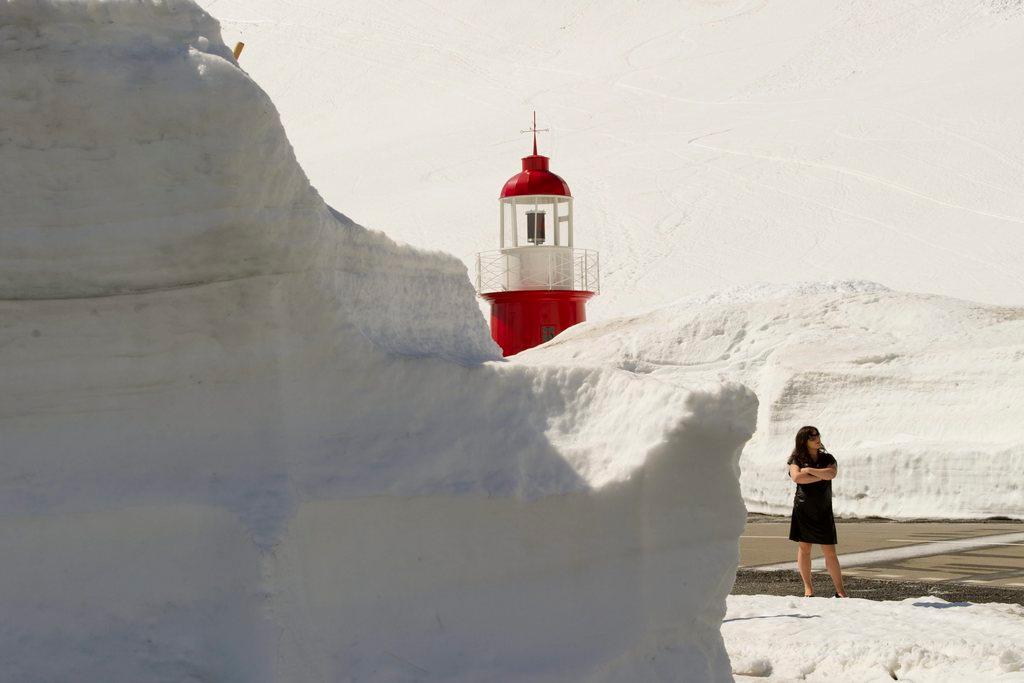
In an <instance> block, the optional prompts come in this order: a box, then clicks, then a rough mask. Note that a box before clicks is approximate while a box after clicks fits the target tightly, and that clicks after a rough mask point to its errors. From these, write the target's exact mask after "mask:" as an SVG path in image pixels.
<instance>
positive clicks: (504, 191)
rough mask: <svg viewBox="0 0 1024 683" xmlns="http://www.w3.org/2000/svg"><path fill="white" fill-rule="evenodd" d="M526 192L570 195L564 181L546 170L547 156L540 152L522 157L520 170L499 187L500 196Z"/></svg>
mask: <svg viewBox="0 0 1024 683" xmlns="http://www.w3.org/2000/svg"><path fill="white" fill-rule="evenodd" d="M534 144H535V145H536V143H534ZM528 194H546V195H560V196H562V197H571V196H572V195H571V194H570V193H569V186H568V185H566V184H565V181H564V180H562V179H561V178H559V177H558V176H557V175H555V174H554V173H552V172H551V171H549V170H548V158H547V157H546V156H541V155H540V154H533V155H531V156H528V157H523V170H522V172H520V173H517V174H515V175H514V176H512V177H511V178H509V179H508V182H507V183H505V187H503V188H501V196H502V197H521V196H523V195H528Z"/></svg>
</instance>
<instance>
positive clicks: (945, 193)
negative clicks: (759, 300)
mask: <svg viewBox="0 0 1024 683" xmlns="http://www.w3.org/2000/svg"><path fill="white" fill-rule="evenodd" d="M204 6H206V7H209V8H211V9H213V10H214V11H216V13H217V14H218V16H219V17H220V18H221V20H222V22H223V26H224V32H225V39H226V40H227V41H228V42H229V44H233V42H234V41H236V40H242V41H245V42H246V48H245V52H244V53H243V55H242V58H241V64H242V67H243V68H244V69H245V70H246V71H248V72H249V73H251V74H253V76H254V77H255V78H256V79H257V80H258V81H259V82H260V83H261V84H263V86H264V87H265V88H266V89H267V91H268V92H269V93H270V94H271V96H272V97H273V98H274V100H275V102H276V103H277V104H278V106H279V107H280V109H281V112H282V118H283V121H284V125H285V128H286V129H287V130H288V131H289V134H290V136H291V139H292V140H293V142H294V144H295V146H296V153H297V155H298V158H299V160H300V161H301V162H302V164H303V166H304V167H305V168H306V170H307V171H308V173H309V174H310V178H311V180H312V183H313V185H314V186H316V187H317V188H318V189H319V191H320V192H321V193H322V194H323V195H324V197H325V198H326V199H327V201H328V202H330V203H333V204H336V205H339V206H344V207H345V209H346V211H347V212H349V213H350V215H351V216H353V217H354V218H355V219H357V220H359V221H360V222H362V223H364V224H366V225H369V226H372V227H379V228H381V229H384V230H386V231H387V233H388V234H389V235H391V236H392V237H395V238H397V239H400V240H403V241H406V242H409V243H412V244H416V245H419V246H424V247H428V248H436V249H442V250H444V251H447V252H450V253H453V254H455V255H457V256H459V257H462V258H464V259H465V262H466V263H467V264H470V263H471V261H470V257H471V255H472V254H473V253H474V252H476V251H480V250H484V249H493V248H495V245H496V242H497V227H496V220H497V211H496V198H497V194H498V191H499V189H500V187H501V185H502V183H503V182H504V181H505V179H506V178H507V177H509V176H511V175H512V174H513V173H515V172H517V171H518V170H519V157H520V156H522V155H524V154H526V153H527V152H528V145H529V141H528V139H527V138H526V137H525V136H522V135H520V134H519V133H518V132H519V131H520V130H521V129H523V128H526V127H527V124H528V121H529V116H530V111H531V110H533V109H536V110H537V111H538V120H539V122H540V124H541V127H548V128H550V129H551V132H550V133H549V134H542V135H541V142H540V147H541V151H542V153H547V154H550V155H551V156H552V170H554V171H555V172H557V173H559V174H561V175H563V177H565V178H566V180H567V181H568V183H569V186H570V187H571V188H572V191H573V194H574V196H575V197H576V200H577V202H576V219H577V221H576V225H577V241H578V243H579V244H580V245H582V246H588V247H592V248H597V249H600V251H601V263H602V266H603V269H604V272H603V276H604V277H603V290H604V292H603V294H602V296H601V297H599V298H598V299H596V300H595V301H594V302H593V304H592V305H591V306H590V312H591V317H592V318H604V317H609V316H614V315H619V314H628V313H633V312H635V311H636V310H637V309H638V308H644V307H647V306H655V305H660V304H665V303H669V302H671V301H674V300H675V299H677V298H679V297H681V296H685V295H689V294H693V293H700V292H709V291H716V290H720V289H724V288H728V287H732V286H735V285H737V284H746V283H754V282H783V283H791V282H798V281H807V280H832V279H858V280H859V279H865V280H871V281H874V282H879V283H882V284H884V285H885V286H887V287H889V288H891V289H893V290H899V291H911V292H927V293H936V294H944V295H948V296H954V297H957V298H963V299H969V300H975V301H984V302H990V303H996V304H1017V305H1020V304H1024V265H1022V262H1024V259H1022V255H1024V161H1022V159H1024V131H1022V128H1021V126H1019V125H1018V118H1019V112H1020V110H1021V108H1022V106H1024V100H1022V94H1021V91H1020V88H1016V87H1014V86H1013V84H1015V83H1017V82H1018V81H1019V64H1020V63H1021V62H1022V61H1024V7H1022V5H1021V4H1020V3H1019V2H1016V1H1015V0H940V1H938V2H904V3H892V2H889V1H888V0H864V1H859V2H846V1H841V0H825V1H822V0H799V1H794V2H776V3H769V2H763V1H761V0H726V1H716V2H710V1H709V2H699V1H693V2H687V3H678V2H670V1H667V0H666V1H663V2H649V3H644V4H643V5H642V6H641V5H637V6H633V5H628V4H623V3H621V2H614V1H610V0H606V1H602V2H596V3H595V2H584V1H583V0H570V1H568V2H562V3H557V4H556V5H552V4H551V3H546V2H537V1H534V2H526V3H505V4H501V5H496V4H493V3H491V4H488V5H487V6H486V9H482V8H481V5H480V4H479V3H477V2H466V1H464V0H463V1H456V2H446V3H443V4H438V3H431V2H417V3H412V2H398V3H356V4H354V5H346V6H345V7H344V8H341V7H339V6H338V5H337V4H336V3H333V2H330V1H329V0H309V1H307V2H303V3H280V2H276V1H274V0H205V4H204Z"/></svg>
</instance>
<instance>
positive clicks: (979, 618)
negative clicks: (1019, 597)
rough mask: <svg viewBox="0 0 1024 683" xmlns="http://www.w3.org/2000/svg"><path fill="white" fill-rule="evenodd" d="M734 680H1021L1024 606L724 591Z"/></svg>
mask: <svg viewBox="0 0 1024 683" xmlns="http://www.w3.org/2000/svg"><path fill="white" fill-rule="evenodd" d="M728 605H729V608H728V613H727V614H726V618H725V620H724V621H723V623H722V635H723V637H724V638H725V643H726V647H727V648H728V650H729V656H730V657H731V659H732V671H733V673H734V674H735V676H736V680H737V681H760V680H770V681H804V680H806V681H837V682H838V681H842V682H844V683H845V682H848V683H871V682H877V683H883V682H885V681H892V680H900V681H916V682H918V683H922V682H924V681H929V682H938V681H948V682H950V683H952V682H954V681H955V682H959V681H971V682H972V683H975V682H977V683H981V682H982V681H1024V646H1022V643H1024V607H1021V606H1020V605H1005V604H971V603H963V602H946V601H945V600H943V599H942V598H936V597H932V596H926V597H921V598H909V599H907V600H901V601H898V602H879V601H873V600H860V599H857V598H850V599H845V600H837V599H833V598H799V597H781V596H774V595H730V596H729V598H728Z"/></svg>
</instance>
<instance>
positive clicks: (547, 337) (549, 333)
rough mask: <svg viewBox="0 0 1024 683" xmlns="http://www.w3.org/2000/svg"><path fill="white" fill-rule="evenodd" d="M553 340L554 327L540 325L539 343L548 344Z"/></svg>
mask: <svg viewBox="0 0 1024 683" xmlns="http://www.w3.org/2000/svg"><path fill="white" fill-rule="evenodd" d="M554 338H555V326H554V325H541V327H540V343H541V344H543V343H544V342H549V341H551V340H552V339H554Z"/></svg>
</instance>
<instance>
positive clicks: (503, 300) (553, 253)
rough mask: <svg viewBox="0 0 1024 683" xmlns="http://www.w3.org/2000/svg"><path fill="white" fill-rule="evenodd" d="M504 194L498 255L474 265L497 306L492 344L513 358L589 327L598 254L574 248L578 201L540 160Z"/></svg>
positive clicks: (479, 283) (526, 161)
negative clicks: (570, 331) (571, 330)
mask: <svg viewBox="0 0 1024 683" xmlns="http://www.w3.org/2000/svg"><path fill="white" fill-rule="evenodd" d="M530 131H532V132H533V154H532V155H530V156H528V157H523V170H522V171H521V172H519V173H517V174H516V175H514V176H512V177H511V178H509V180H508V182H507V183H505V186H504V187H503V188H502V189H501V196H500V198H499V200H498V201H499V205H500V207H501V217H500V219H499V221H498V226H499V227H498V245H499V247H500V248H499V249H498V250H497V251H488V252H481V253H479V254H477V257H476V287H477V293H478V294H479V295H480V296H482V297H483V298H485V299H487V300H488V301H490V302H491V336H492V337H493V338H494V341H496V342H498V345H499V346H501V350H502V353H503V354H504V355H506V356H511V355H513V354H515V353H519V352H520V351H524V350H526V349H529V348H532V347H534V346H537V345H538V344H543V343H544V342H546V341H549V340H550V339H553V338H554V337H555V335H557V334H558V333H560V332H561V331H562V330H565V329H566V328H569V327H572V326H573V325H575V324H576V323H579V322H583V321H584V320H586V319H587V311H586V305H587V301H588V300H589V299H590V298H591V297H593V296H594V295H595V294H597V293H598V292H599V291H600V280H599V270H598V257H597V252H596V251H593V250H591V249H576V248H575V247H574V246H573V215H572V195H571V194H570V193H569V186H568V185H566V183H565V181H564V180H562V179H561V178H559V177H558V176H557V175H555V174H554V173H552V172H551V171H549V170H548V157H545V156H541V155H539V154H537V133H538V132H539V131H538V130H537V118H536V114H534V121H533V127H532V128H530V129H529V131H523V132H524V133H525V132H530Z"/></svg>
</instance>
